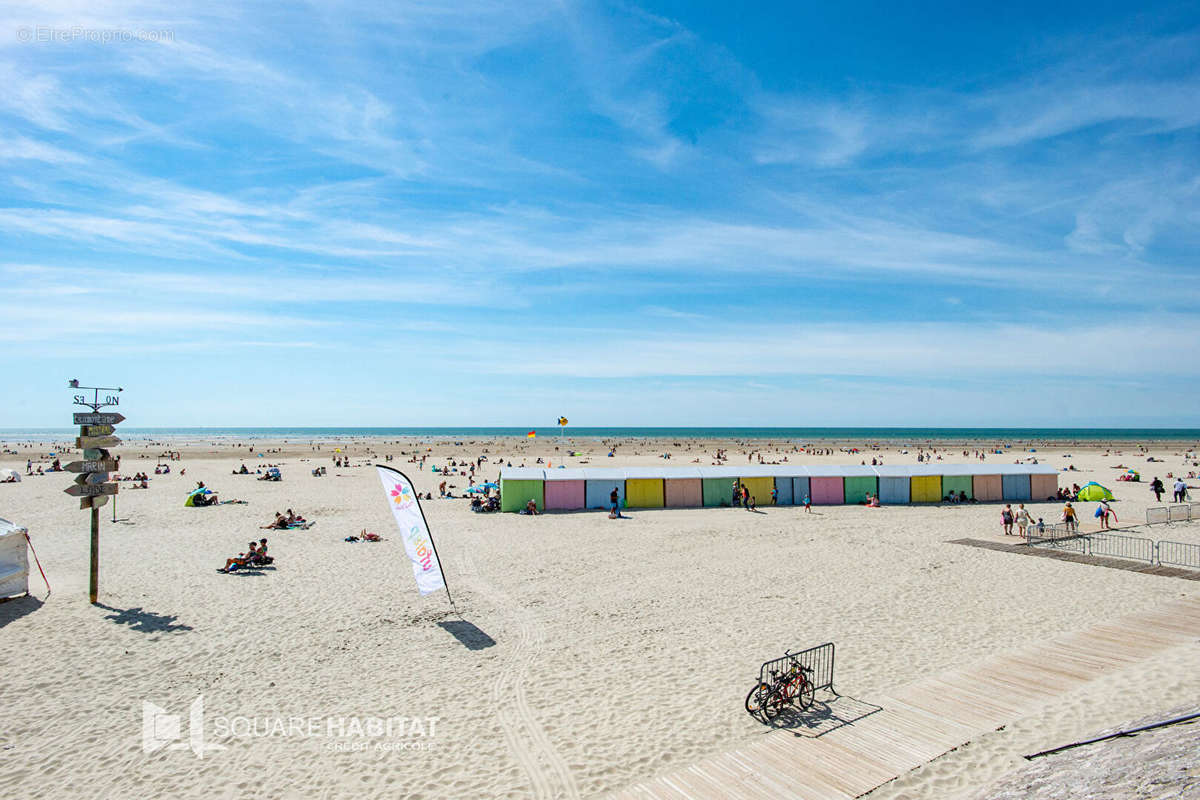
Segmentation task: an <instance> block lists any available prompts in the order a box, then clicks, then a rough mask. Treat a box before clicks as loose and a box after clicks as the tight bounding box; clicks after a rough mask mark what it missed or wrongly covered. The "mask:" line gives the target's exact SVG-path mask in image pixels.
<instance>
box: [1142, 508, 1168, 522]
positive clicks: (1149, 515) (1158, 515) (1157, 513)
mask: <svg viewBox="0 0 1200 800" xmlns="http://www.w3.org/2000/svg"><path fill="white" fill-rule="evenodd" d="M1170 521H1171V520H1170V517H1169V515H1168V510H1167V508H1166V507H1165V506H1151V507H1150V508H1147V509H1146V524H1147V525H1160V524H1162V523H1164V522H1170Z"/></svg>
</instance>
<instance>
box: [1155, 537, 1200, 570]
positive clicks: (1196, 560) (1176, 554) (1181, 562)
mask: <svg viewBox="0 0 1200 800" xmlns="http://www.w3.org/2000/svg"><path fill="white" fill-rule="evenodd" d="M1158 563H1160V564H1168V565H1170V566H1173V567H1191V568H1193V569H1200V544H1188V543H1187V542H1159V543H1158Z"/></svg>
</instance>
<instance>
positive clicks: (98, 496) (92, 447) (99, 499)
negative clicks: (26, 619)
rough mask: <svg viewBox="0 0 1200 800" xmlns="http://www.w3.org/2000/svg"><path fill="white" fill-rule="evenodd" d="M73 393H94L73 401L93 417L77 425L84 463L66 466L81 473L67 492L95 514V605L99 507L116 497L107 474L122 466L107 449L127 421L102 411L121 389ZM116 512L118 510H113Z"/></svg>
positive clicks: (91, 579)
mask: <svg viewBox="0 0 1200 800" xmlns="http://www.w3.org/2000/svg"><path fill="white" fill-rule="evenodd" d="M69 385H70V387H71V388H72V389H83V390H85V391H91V392H92V393H93V394H92V399H91V400H88V398H87V395H86V394H77V395H75V398H74V400H73V402H74V404H75V405H78V406H88V407H89V408H91V409H92V410H91V413H88V412H76V413H75V414H74V420H73V421H74V422H75V424H76V425H78V426H79V438H78V439H76V440H75V446H76V447H78V448H79V449H81V450H83V458H84V460H83V461H72V462H71V463H70V464H67V466H66V467H65V469H66V470H67V472H74V473H78V474H76V476H75V483H74V484H73V485H71V486H68V487H67V488H66V489H65V490H64V491H65V492H66V493H67V494H69V495H71V496H72V497H78V498H79V508H80V509H81V510H82V509H90V510H91V512H92V558H91V568H90V570H89V575H88V599H89V600H90V601H91V602H92V603H93V604H94V603H96V597H97V595H98V594H99V588H100V587H99V583H100V507H101V506H103V505H104V504H105V503H107V502H108V498H109V497H115V496H116V494H117V484H115V483H110V482H109V481H108V473H109V472H111V471H113V470H115V469H117V468H118V466H120V461H121V460H120V459H119V458H112V457H111V456H110V455H109V452H108V450H106V449H105V448H108V447H114V446H116V445H118V444H120V443H121V440H120V439H118V438H117V437H116V436H113V433H114V432H115V430H116V428H115V427H114V426H116V425H119V424H120V423H122V422H124V421H125V417H124V416H122V415H121V414H118V413H116V412H113V411H101V410H100V409H101V408H104V407H105V406H115V405H118V404H119V403H120V402H121V398H120V397H119V396H118V395H119V394H120V392H121V391H123V390H122V389H120V388H119V387H118V388H116V389H108V388H105V387H100V386H80V385H79V381H77V380H72V381H71V382H70V384H69ZM100 392H116V393H117V394H105V396H104V398H103V399H101V398H100ZM113 507H114V508H116V506H113Z"/></svg>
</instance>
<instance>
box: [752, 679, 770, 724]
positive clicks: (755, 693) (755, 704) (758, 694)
mask: <svg viewBox="0 0 1200 800" xmlns="http://www.w3.org/2000/svg"><path fill="white" fill-rule="evenodd" d="M770 694H771V687H770V686H768V685H767V684H765V683H760V684H758V685H757V686H755V687H754V688H753V689H751V690H750V694H748V695H746V711H747V712H748V713H749V714H750V715H751V716H753V717H757V716H759V715H760V714H762V710H763V706H764V705H765V704H766V702H767V696H768V695H770Z"/></svg>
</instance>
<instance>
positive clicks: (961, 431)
mask: <svg viewBox="0 0 1200 800" xmlns="http://www.w3.org/2000/svg"><path fill="white" fill-rule="evenodd" d="M530 432H534V433H535V435H536V437H538V438H546V439H550V438H553V439H557V438H558V437H559V435H560V431H559V430H558V428H557V426H551V427H547V428H536V427H530V428H524V427H520V428H514V427H479V428H474V427H445V428H370V427H347V428H305V427H273V428H138V427H133V426H129V427H126V426H124V425H122V426H121V427H120V428H118V430H117V435H118V436H120V437H121V438H122V439H128V440H132V439H139V440H151V441H169V440H189V441H213V442H217V441H230V440H234V441H254V440H270V441H281V440H285V441H289V442H309V441H346V440H353V439H380V440H385V441H386V440H389V439H407V440H411V439H419V440H429V441H447V440H449V441H470V440H480V439H493V438H503V437H517V438H527V437H528V434H529V433H530ZM77 435H78V429H77V428H65V427H64V428H10V429H0V442H5V441H7V442H28V441H47V440H61V439H67V438H74V437H75V436H77ZM561 435H562V436H563V437H564V438H567V439H600V440H605V439H668V440H682V439H720V440H735V441H747V440H760V441H761V440H776V441H781V442H788V443H807V442H855V443H860V442H879V443H892V444H906V443H920V442H932V443H936V442H996V443H1002V442H1063V443H1084V442H1130V443H1142V442H1146V443H1149V442H1200V428H867V427H862V428H854V427H846V428H820V427H810V428H736V427H735V428H729V427H719V428H718V427H714V428H655V427H628V428H583V427H567V428H566V429H564V430H563V431H562V432H561Z"/></svg>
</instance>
